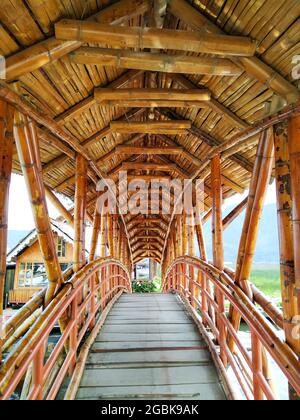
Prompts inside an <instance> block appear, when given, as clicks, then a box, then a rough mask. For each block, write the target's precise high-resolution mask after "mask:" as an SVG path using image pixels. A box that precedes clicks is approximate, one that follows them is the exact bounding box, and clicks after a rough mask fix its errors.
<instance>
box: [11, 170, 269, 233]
mask: <svg viewBox="0 0 300 420" xmlns="http://www.w3.org/2000/svg"><path fill="white" fill-rule="evenodd" d="M246 196H247V192H246V193H245V194H244V196H241V195H239V194H238V195H236V196H234V197H232V198H230V199H229V200H227V202H226V205H225V208H226V207H227V206H229V205H234V204H238V203H239V202H240V201H241V200H242V199H243V198H244V197H246ZM275 200H276V193H275V183H273V185H272V186H270V187H269V190H268V195H267V199H266V203H267V204H271V203H275ZM48 206H49V212H50V216H51V217H52V218H56V217H57V216H58V213H57V211H56V210H55V208H54V207H53V206H52V205H51V204H49V203H48ZM8 227H9V229H10V230H30V229H33V228H34V223H33V218H32V213H31V208H30V203H29V200H28V195H27V191H26V186H25V182H24V179H23V177H22V176H19V175H13V176H12V182H11V192H10V202H9V222H8Z"/></svg>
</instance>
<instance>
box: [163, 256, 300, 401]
mask: <svg viewBox="0 0 300 420" xmlns="http://www.w3.org/2000/svg"><path fill="white" fill-rule="evenodd" d="M172 290H173V291H176V292H178V293H179V294H180V296H181V297H182V299H183V300H184V301H185V302H186V304H187V305H188V307H189V309H190V311H191V313H192V315H193V316H194V318H195V319H197V320H198V323H199V327H200V329H201V330H202V333H203V334H204V336H205V338H206V340H207V341H208V343H209V347H210V349H211V350H212V352H213V356H214V357H215V358H216V359H217V361H218V364H219V366H221V369H222V371H223V372H227V373H229V372H231V373H233V374H234V375H235V377H236V379H237V381H238V383H239V385H240V389H241V392H242V394H243V397H245V398H247V399H249V400H252V399H255V400H263V399H269V400H274V399H277V396H276V391H275V389H274V387H273V384H272V379H271V377H270V372H269V370H268V361H269V360H270V359H273V361H274V362H275V363H276V364H277V365H278V367H279V368H280V369H281V371H282V372H283V374H284V375H285V376H286V378H287V380H288V381H289V383H290V385H291V386H292V387H293V388H294V389H295V391H296V392H297V393H298V394H299V395H300V363H299V359H298V358H297V356H296V355H295V353H294V352H293V351H292V350H291V348H290V347H289V346H288V345H287V344H286V343H285V342H284V341H283V339H282V338H280V334H278V330H277V328H275V327H274V326H273V325H272V323H271V322H270V321H269V320H268V319H267V318H266V317H265V316H264V314H263V313H262V311H260V310H259V309H258V307H257V306H256V305H255V303H254V302H252V301H251V300H250V299H249V298H248V297H247V296H246V294H245V293H244V292H243V291H242V290H241V288H240V287H239V286H238V285H236V284H235V283H234V281H233V280H232V278H231V277H230V273H226V272H221V271H219V270H218V269H216V268H215V267H214V266H212V265H210V264H208V263H206V262H204V261H202V260H201V259H198V258H194V257H189V256H186V257H182V258H178V259H176V260H175V261H174V262H173V264H172V265H171V266H170V268H169V269H168V270H167V272H166V275H165V279H164V283H163V291H165V292H167V291H172ZM254 292H255V290H254ZM217 293H219V294H221V295H222V298H224V300H225V302H226V304H225V311H224V310H223V311H221V310H220V307H219V305H218V303H217V300H216V294H217ZM254 295H256V296H257V299H258V300H259V302H260V304H261V305H263V306H265V304H266V306H267V309H268V315H269V316H270V317H271V318H272V319H273V321H274V323H276V324H277V326H278V327H280V324H281V326H282V319H281V316H280V313H278V312H279V311H278V310H277V309H276V308H271V304H270V302H268V301H267V300H266V299H265V298H264V297H263V295H261V294H259V293H257V290H256V293H254ZM229 304H231V305H232V306H233V307H234V308H235V310H236V311H237V312H238V313H239V314H240V316H241V317H242V319H243V320H244V321H245V322H246V324H247V325H248V327H249V330H250V337H251V351H249V350H248V349H247V345H245V343H244V342H243V340H241V337H240V335H239V333H238V332H236V330H235V329H234V328H233V326H232V324H231V322H230V319H229V317H228V313H227V311H226V308H229ZM221 331H222V334H221V333H220V332H221ZM224 332H225V334H224ZM232 340H233V342H234V343H235V346H234V349H233V350H231V349H230V347H231V346H230V345H228V343H229V342H230V341H232Z"/></svg>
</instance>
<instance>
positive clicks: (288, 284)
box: [274, 122, 300, 355]
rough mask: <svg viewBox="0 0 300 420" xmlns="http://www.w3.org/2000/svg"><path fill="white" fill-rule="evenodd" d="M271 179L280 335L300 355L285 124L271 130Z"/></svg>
mask: <svg viewBox="0 0 300 420" xmlns="http://www.w3.org/2000/svg"><path fill="white" fill-rule="evenodd" d="M274 142H275V162H276V164H275V175H276V191H277V212H278V231H279V244H280V273H281V292H282V307H283V317H284V331H285V335H286V340H287V343H288V344H289V345H290V346H291V348H292V349H293V350H294V351H295V352H296V353H298V354H299V355H300V341H299V340H295V338H294V337H293V334H292V332H293V328H294V325H293V317H294V316H295V315H296V314H297V299H296V290H295V264H294V240H293V220H292V210H293V209H292V207H293V197H292V190H291V172H290V154H289V145H288V123H287V122H286V123H281V124H277V125H276V126H275V127H274Z"/></svg>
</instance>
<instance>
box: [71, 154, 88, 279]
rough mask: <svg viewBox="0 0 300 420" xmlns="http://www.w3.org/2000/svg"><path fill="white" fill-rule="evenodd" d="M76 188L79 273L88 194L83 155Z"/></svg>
mask: <svg viewBox="0 0 300 420" xmlns="http://www.w3.org/2000/svg"><path fill="white" fill-rule="evenodd" d="M75 185H76V190H75V209H74V258H73V260H74V272H75V273H77V272H78V271H79V270H80V269H81V268H82V267H83V266H84V264H85V262H86V257H85V216H86V195H87V162H86V160H85V159H84V158H83V157H82V156H81V155H77V157H76V183H75Z"/></svg>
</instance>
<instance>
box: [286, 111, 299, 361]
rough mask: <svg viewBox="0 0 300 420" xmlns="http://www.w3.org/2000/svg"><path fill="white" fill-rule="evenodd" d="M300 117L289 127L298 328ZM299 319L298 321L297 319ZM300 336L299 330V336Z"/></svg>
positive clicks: (291, 121) (295, 118) (294, 119)
mask: <svg viewBox="0 0 300 420" xmlns="http://www.w3.org/2000/svg"><path fill="white" fill-rule="evenodd" d="M299 136H300V115H297V116H295V117H294V118H291V119H290V121H289V125H288V137H289V153H290V169H291V188H292V200H293V214H292V216H293V240H294V261H295V297H296V300H297V304H296V305H297V307H296V308H295V312H294V316H295V319H294V321H295V322H296V328H295V330H297V326H299V322H300V320H299V317H300V187H299V185H300V142H299ZM296 318H297V319H296ZM296 335H299V328H298V330H297V334H296ZM297 353H298V355H299V356H300V346H299V343H298V345H297Z"/></svg>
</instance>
